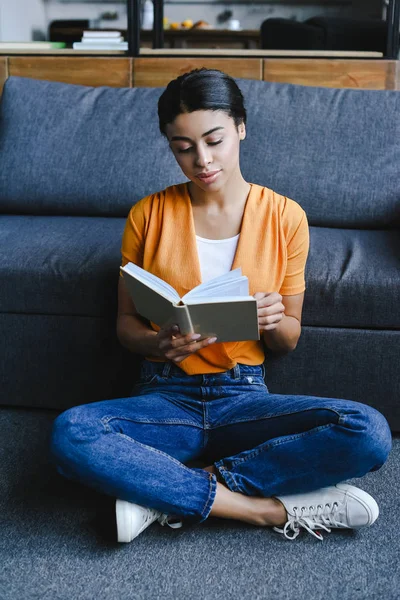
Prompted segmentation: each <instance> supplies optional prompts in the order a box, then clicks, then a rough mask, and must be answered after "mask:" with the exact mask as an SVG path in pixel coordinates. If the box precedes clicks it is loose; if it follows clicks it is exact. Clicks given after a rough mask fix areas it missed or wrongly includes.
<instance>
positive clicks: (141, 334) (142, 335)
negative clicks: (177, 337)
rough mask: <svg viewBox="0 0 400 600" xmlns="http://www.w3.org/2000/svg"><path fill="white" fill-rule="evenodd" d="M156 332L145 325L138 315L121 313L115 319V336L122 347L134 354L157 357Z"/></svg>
mask: <svg viewBox="0 0 400 600" xmlns="http://www.w3.org/2000/svg"><path fill="white" fill-rule="evenodd" d="M156 335H157V332H156V331H154V330H153V329H151V327H149V326H148V325H146V324H145V323H144V322H143V321H142V319H141V318H140V317H135V316H133V315H121V316H119V317H118V321H117V336H118V339H119V341H120V343H121V345H122V346H124V348H127V349H128V350H129V351H130V352H134V353H135V354H143V355H144V356H154V357H158V356H159V355H158V351H157V346H156V343H155V342H156V339H155V338H156Z"/></svg>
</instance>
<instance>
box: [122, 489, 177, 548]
mask: <svg viewBox="0 0 400 600" xmlns="http://www.w3.org/2000/svg"><path fill="white" fill-rule="evenodd" d="M115 512H116V520H117V539H118V541H119V542H131V541H132V540H133V539H135V537H137V536H138V535H139V534H140V533H142V531H144V529H146V527H148V526H149V525H151V524H152V523H154V521H157V520H158V521H159V523H160V524H161V525H165V524H167V525H169V527H172V528H173V529H176V528H178V527H182V525H183V523H182V521H178V522H177V523H169V522H168V519H170V518H172V517H170V516H169V515H165V514H163V513H161V512H159V511H158V510H154V509H153V508H147V507H145V506H140V505H139V504H134V503H133V502H127V501H126V500H120V499H117V501H116V503H115ZM175 520H176V519H175Z"/></svg>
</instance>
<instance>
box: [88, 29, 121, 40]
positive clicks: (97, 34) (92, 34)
mask: <svg viewBox="0 0 400 600" xmlns="http://www.w3.org/2000/svg"><path fill="white" fill-rule="evenodd" d="M121 36H122V32H121V31H106V30H105V29H102V30H101V31H100V30H99V31H89V30H88V31H87V30H85V31H84V32H83V38H84V39H85V40H86V39H93V38H95V39H99V38H119V37H121Z"/></svg>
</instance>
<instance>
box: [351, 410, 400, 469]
mask: <svg viewBox="0 0 400 600" xmlns="http://www.w3.org/2000/svg"><path fill="white" fill-rule="evenodd" d="M354 404H355V405H357V406H356V414H355V415H354V417H355V418H354V419H353V420H352V421H353V425H354V430H355V431H357V434H358V436H357V437H358V440H359V444H357V443H354V449H355V451H356V452H358V453H361V454H362V456H363V460H364V461H367V463H368V465H369V469H368V470H369V471H376V470H378V469H379V468H380V467H381V466H382V465H383V464H384V463H385V462H386V460H387V459H388V456H389V454H390V451H391V449H392V433H391V430H390V426H389V423H388V422H387V420H386V418H385V417H384V415H383V414H382V413H381V412H379V411H378V410H377V409H375V408H373V407H372V406H369V405H367V404H361V403H354ZM353 441H354V442H355V440H353Z"/></svg>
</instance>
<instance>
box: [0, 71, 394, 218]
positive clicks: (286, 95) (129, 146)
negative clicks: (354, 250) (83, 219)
mask: <svg viewBox="0 0 400 600" xmlns="http://www.w3.org/2000/svg"><path fill="white" fill-rule="evenodd" d="M236 82H237V83H238V85H239V86H240V88H241V89H242V91H243V95H244V99H245V106H246V109H247V136H246V139H245V140H244V141H243V142H241V151H240V152H241V169H242V173H243V176H244V178H245V179H246V180H247V181H250V182H252V183H258V184H260V185H264V186H267V187H269V188H272V189H274V190H275V191H277V192H279V193H280V194H283V195H286V196H288V197H290V198H293V199H294V200H296V201H297V202H298V203H299V204H300V205H301V206H302V207H303V208H304V209H305V211H306V213H307V215H308V219H309V223H310V224H311V225H319V226H326V227H347V228H386V227H397V226H399V224H400V183H399V182H400V177H399V175H400V172H399V170H400V120H399V114H400V94H399V93H398V92H395V91H386V90H385V91H383V90H382V91H372V90H371V91H369V90H351V89H330V88H315V87H308V86H299V85H291V84H278V83H269V82H263V81H254V80H247V79H236ZM164 89H165V88H160V87H159V88H111V87H98V88H92V87H86V86H80V85H71V84H64V83H57V82H47V81H41V80H34V79H28V78H22V77H10V78H9V79H8V80H7V81H6V83H5V86H4V91H3V96H2V102H1V113H0V118H1V120H0V156H1V162H0V212H3V213H11V214H47V215H102V216H107V215H108V216H126V215H127V214H128V211H129V209H130V207H131V206H132V205H133V204H134V203H135V202H137V201H138V200H140V198H143V197H144V196H146V195H147V194H150V193H153V192H156V191H158V190H161V189H163V188H165V187H166V186H168V185H172V184H175V183H179V182H182V181H185V180H186V179H187V178H186V177H185V176H184V175H183V173H182V171H181V170H180V168H179V167H178V165H177V163H176V161H175V159H174V157H173V154H172V152H171V150H170V149H169V147H168V142H167V140H166V139H165V138H164V136H162V135H161V133H160V131H159V127H158V115H157V102H158V98H159V97H160V95H161V93H162V92H163V90H164Z"/></svg>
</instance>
